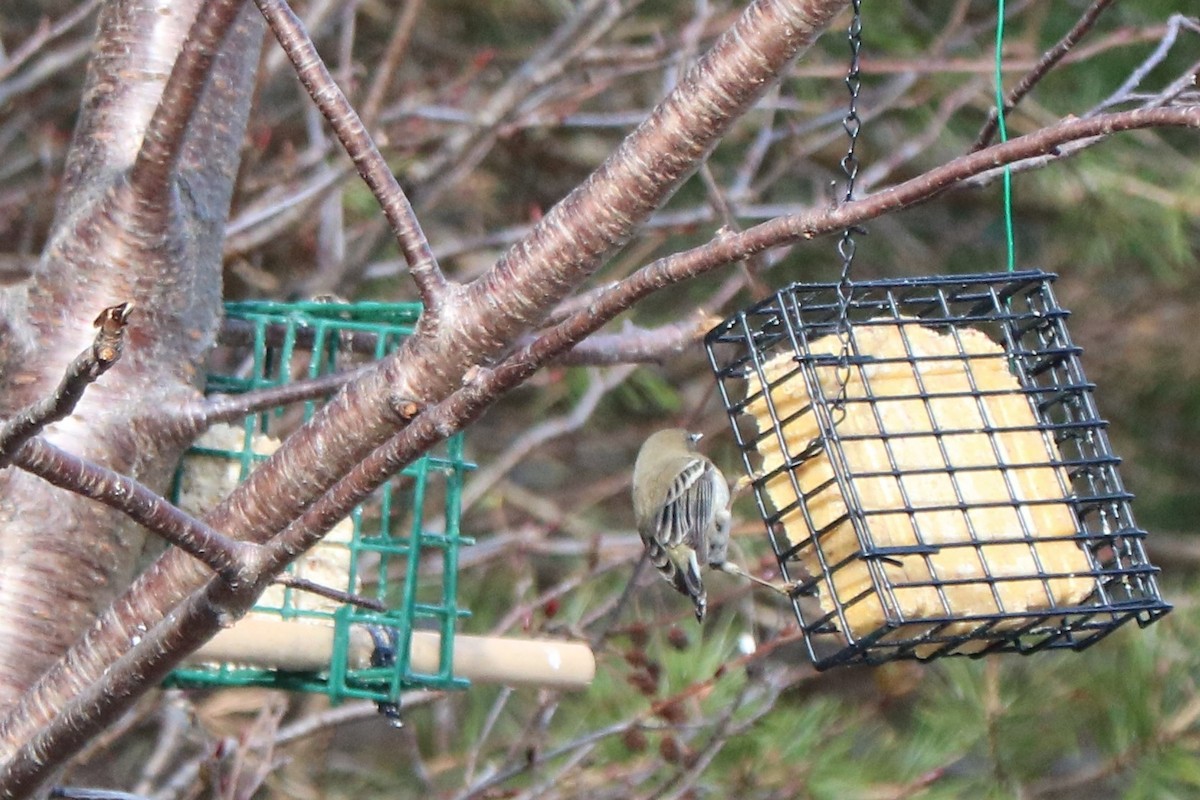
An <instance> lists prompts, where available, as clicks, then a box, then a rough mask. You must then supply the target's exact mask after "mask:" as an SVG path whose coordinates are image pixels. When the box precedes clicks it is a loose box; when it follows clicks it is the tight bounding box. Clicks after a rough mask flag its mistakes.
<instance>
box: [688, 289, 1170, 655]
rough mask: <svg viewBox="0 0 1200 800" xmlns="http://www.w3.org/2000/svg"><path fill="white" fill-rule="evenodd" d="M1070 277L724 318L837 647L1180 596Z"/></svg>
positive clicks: (717, 341)
mask: <svg viewBox="0 0 1200 800" xmlns="http://www.w3.org/2000/svg"><path fill="white" fill-rule="evenodd" d="M1054 279H1055V276H1054V275H1051V274H1048V273H1043V272H1037V271H1027V272H1014V273H1003V274H996V275H970V276H954V277H933V278H917V279H898V280H880V281H865V282H856V283H850V284H842V285H839V284H838V283H826V284H811V285H794V286H791V287H789V288H786V289H783V290H781V291H780V292H778V293H777V294H776V295H775V296H773V297H772V298H770V299H768V300H766V301H764V302H762V303H760V304H758V305H756V306H754V307H752V308H750V309H748V310H745V311H743V312H741V313H739V314H737V315H735V316H733V317H731V318H730V319H728V320H726V321H725V322H724V323H722V324H721V325H719V326H718V327H716V328H715V329H714V330H712V331H711V332H710V333H709V335H708V337H707V340H706V345H707V348H708V353H709V358H710V361H711V364H712V367H713V370H714V372H715V373H716V376H717V379H718V384H719V386H720V392H721V397H722V399H723V402H724V405H725V407H726V409H727V411H728V414H729V418H730V421H731V423H732V425H733V429H734V432H735V438H736V440H737V444H738V447H739V449H740V452H741V455H742V458H743V461H744V465H745V468H746V470H747V473H748V474H749V475H750V476H751V478H752V479H753V486H754V492H755V496H756V498H757V502H758V506H759V510H760V512H761V514H762V517H763V520H764V521H765V523H766V527H767V532H768V534H769V538H770V541H771V545H772V548H773V549H774V552H775V554H776V556H777V558H778V561H779V564H780V568H781V570H782V572H783V574H784V577H785V578H786V579H787V580H789V581H791V582H794V584H795V590H794V591H793V593H792V594H793V599H792V604H793V606H794V609H795V611H796V616H797V619H798V621H799V623H800V626H801V628H802V629H803V631H804V633H805V639H806V642H807V643H808V649H809V654H810V656H811V657H812V660H813V662H814V664H815V665H816V666H817V667H818V668H821V669H824V668H827V667H830V666H834V665H838V664H847V663H880V662H883V661H889V660H892V659H901V658H908V659H914V658H915V659H922V660H925V659H932V658H936V657H939V656H943V655H971V656H982V655H984V654H987V653H992V652H1006V651H1015V652H1021V653H1031V652H1034V651H1038V650H1042V649H1046V648H1072V649H1076V650H1079V649H1083V648H1085V647H1087V646H1089V645H1091V644H1093V643H1095V642H1096V641H1098V640H1099V639H1101V638H1102V637H1104V636H1105V635H1107V634H1108V633H1110V632H1112V631H1113V630H1114V629H1116V628H1117V627H1118V626H1120V625H1122V624H1123V623H1125V622H1128V621H1130V620H1136V621H1137V622H1138V623H1139V624H1140V625H1142V626H1145V625H1148V624H1149V623H1151V622H1153V621H1154V620H1156V619H1158V618H1159V617H1161V616H1162V615H1164V614H1165V613H1167V612H1168V611H1169V610H1170V606H1169V605H1168V604H1166V603H1165V602H1164V601H1163V599H1162V597H1161V595H1160V594H1159V590H1158V586H1157V583H1156V574H1157V570H1156V569H1155V568H1154V567H1153V566H1152V565H1151V564H1150V563H1149V561H1148V560H1147V558H1146V554H1145V550H1144V547H1143V540H1144V538H1145V535H1146V534H1145V532H1144V531H1142V530H1141V529H1139V528H1138V527H1137V525H1136V523H1135V522H1134V519H1133V515H1132V512H1131V508H1130V501H1131V499H1132V496H1131V495H1130V494H1129V493H1128V492H1127V491H1126V490H1125V488H1124V486H1123V484H1122V482H1121V478H1120V476H1119V474H1118V469H1117V468H1118V464H1119V459H1118V458H1116V457H1115V456H1114V455H1113V453H1112V450H1111V447H1110V445H1109V441H1108V437H1107V435H1106V432H1105V428H1106V423H1105V422H1104V420H1102V419H1101V418H1100V416H1099V415H1098V413H1097V411H1096V405H1095V401H1094V398H1093V388H1094V387H1093V385H1092V384H1090V383H1088V381H1087V379H1086V378H1085V376H1084V374H1083V370H1082V367H1081V365H1080V354H1081V350H1080V349H1079V348H1078V347H1076V346H1075V345H1074V344H1072V342H1071V339H1070V336H1069V335H1068V333H1067V327H1066V319H1067V316H1068V312H1067V311H1065V310H1064V309H1062V308H1061V307H1060V306H1059V305H1058V303H1057V301H1056V300H1055V297H1054V294H1053V292H1052V290H1051V284H1052V282H1053V281H1054Z"/></svg>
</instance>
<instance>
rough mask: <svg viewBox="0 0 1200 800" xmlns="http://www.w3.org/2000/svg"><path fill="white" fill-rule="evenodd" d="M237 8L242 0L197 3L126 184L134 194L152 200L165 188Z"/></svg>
mask: <svg viewBox="0 0 1200 800" xmlns="http://www.w3.org/2000/svg"><path fill="white" fill-rule="evenodd" d="M241 8H242V3H241V0H209V2H205V3H203V4H201V6H200V10H199V12H197V14H196V19H195V21H194V22H192V26H191V28H190V29H189V31H188V35H187V37H186V38H185V39H184V41H183V43H182V45H181V47H180V52H179V56H178V57H177V58H176V60H175V65H174V66H173V67H172V68H171V75H170V76H169V77H168V78H167V83H166V85H165V86H164V87H163V93H162V98H161V99H160V100H159V102H158V105H157V106H155V108H154V115H153V116H152V117H151V118H150V122H149V123H148V124H147V126H146V134H145V137H144V138H143V140H142V146H141V148H140V149H139V150H138V154H137V158H136V159H135V160H134V162H133V168H132V170H131V172H130V178H129V181H130V184H131V185H132V187H133V189H134V191H135V192H138V193H140V194H142V195H144V196H147V197H156V196H158V195H159V194H160V193H161V192H162V191H163V190H164V188H165V187H166V186H167V184H168V182H169V180H170V176H171V174H172V173H173V172H174V170H175V167H176V164H177V163H178V161H179V157H180V155H181V154H182V153H183V144H184V141H185V139H186V136H185V134H186V132H187V130H188V127H189V126H190V125H191V123H192V118H193V117H194V116H195V113H196V110H197V109H198V108H199V107H200V101H201V99H202V97H203V92H202V91H201V88H202V87H203V86H204V85H205V83H207V82H208V76H209V74H210V73H211V71H212V66H213V61H214V59H215V58H216V56H217V51H218V50H220V48H221V42H222V41H224V39H225V35H226V34H227V33H229V29H230V28H232V27H233V23H234V22H235V21H236V20H237V16H238V12H239V11H241Z"/></svg>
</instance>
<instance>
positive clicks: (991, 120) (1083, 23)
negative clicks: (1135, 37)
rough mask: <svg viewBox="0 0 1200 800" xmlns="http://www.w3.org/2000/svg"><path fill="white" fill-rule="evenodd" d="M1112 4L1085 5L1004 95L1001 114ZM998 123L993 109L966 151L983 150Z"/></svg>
mask: <svg viewBox="0 0 1200 800" xmlns="http://www.w3.org/2000/svg"><path fill="white" fill-rule="evenodd" d="M1113 2H1114V0H1094V2H1093V3H1092V4H1091V5H1090V6H1088V8H1087V10H1086V11H1084V12H1083V15H1082V16H1081V17H1080V18H1079V20H1078V21H1077V22H1076V23H1075V24H1074V25H1073V26H1072V27H1071V30H1069V31H1067V33H1066V35H1065V36H1063V37H1062V38H1061V39H1059V40H1058V42H1057V43H1056V44H1055V45H1054V47H1051V48H1050V49H1049V50H1047V51H1046V52H1045V53H1044V54H1043V55H1042V57H1041V58H1040V59H1039V60H1038V63H1037V64H1036V65H1034V67H1033V69H1031V70H1030V71H1029V72H1027V73H1026V74H1025V77H1023V78H1021V81H1020V83H1018V84H1017V85H1016V86H1015V87H1014V88H1013V90H1012V91H1011V92H1009V93H1008V97H1006V98H1004V113H1005V114H1007V113H1008V112H1009V111H1012V110H1013V109H1014V108H1015V107H1016V105H1017V103H1020V102H1021V100H1022V99H1023V98H1024V97H1025V95H1027V94H1029V93H1030V92H1031V91H1032V90H1033V87H1034V86H1037V84H1038V82H1039V81H1041V79H1042V78H1044V77H1046V75H1047V74H1049V72H1050V70H1052V69H1054V67H1056V66H1057V65H1058V64H1059V62H1061V61H1062V60H1063V59H1064V58H1066V56H1067V54H1068V53H1070V52H1071V50H1072V49H1074V47H1075V45H1077V44H1079V42H1080V41H1081V40H1082V39H1083V37H1084V36H1086V35H1087V34H1088V31H1090V30H1091V29H1092V28H1093V27H1094V26H1095V24H1096V20H1098V19H1099V18H1100V15H1101V14H1103V13H1104V10H1105V9H1106V8H1108V7H1109V6H1111V5H1112V4H1113ZM999 123H1000V113H999V112H998V111H997V110H996V109H995V108H993V109H992V110H991V112H990V113H989V114H988V118H987V121H986V122H985V123H983V128H982V129H981V130H980V131H979V136H977V137H976V139H975V144H973V145H971V149H970V150H969V151H968V152H971V153H974V152H976V151H978V150H982V149H983V148H985V147H987V146H988V144H989V143H990V142H991V141H992V137H993V136H995V135H996V128H997V127H999Z"/></svg>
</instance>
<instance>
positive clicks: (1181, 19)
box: [1088, 14, 1200, 116]
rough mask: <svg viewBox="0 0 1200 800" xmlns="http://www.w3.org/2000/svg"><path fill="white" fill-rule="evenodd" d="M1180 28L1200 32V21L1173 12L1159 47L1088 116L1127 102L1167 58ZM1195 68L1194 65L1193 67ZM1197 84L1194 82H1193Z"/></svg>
mask: <svg viewBox="0 0 1200 800" xmlns="http://www.w3.org/2000/svg"><path fill="white" fill-rule="evenodd" d="M1180 28H1187V29H1188V30H1190V31H1192V32H1193V33H1200V22H1197V21H1196V20H1195V19H1192V18H1189V17H1185V16H1184V15H1183V14H1172V15H1171V17H1170V18H1169V19H1168V20H1167V29H1166V31H1165V32H1164V33H1163V36H1162V39H1161V40H1160V41H1159V43H1158V47H1156V48H1154V52H1152V53H1151V54H1150V55H1148V56H1147V57H1146V59H1145V60H1144V61H1143V62H1142V63H1141V64H1139V65H1138V68H1137V69H1135V70H1134V71H1133V73H1132V74H1131V75H1130V76H1129V77H1128V78H1127V79H1126V80H1125V82H1124V83H1123V84H1121V85H1120V86H1119V87H1118V88H1117V90H1116V91H1115V92H1113V93H1112V94H1111V95H1109V97H1108V98H1106V99H1105V100H1104V102H1102V103H1100V105H1098V106H1096V108H1094V109H1092V110H1091V111H1090V112H1089V113H1088V116H1091V115H1092V114H1096V113H1099V112H1101V111H1103V110H1104V109H1106V108H1111V107H1113V106H1115V105H1118V104H1120V103H1124V102H1127V101H1128V100H1129V99H1130V97H1131V96H1132V95H1133V92H1134V91H1135V90H1136V89H1137V88H1138V87H1139V86H1141V85H1142V81H1144V80H1145V79H1146V76H1147V75H1149V74H1150V73H1151V72H1152V71H1153V70H1154V68H1155V67H1157V66H1158V65H1159V64H1161V63H1162V62H1163V60H1164V59H1166V57H1167V54H1168V53H1170V52H1171V48H1173V47H1174V46H1175V40H1176V39H1177V38H1178V37H1179V30H1180ZM1193 70H1194V67H1193ZM1192 79H1193V81H1194V80H1195V73H1194V72H1193V73H1192ZM1192 85H1193V86H1194V85H1195V84H1194V83H1193V84H1192Z"/></svg>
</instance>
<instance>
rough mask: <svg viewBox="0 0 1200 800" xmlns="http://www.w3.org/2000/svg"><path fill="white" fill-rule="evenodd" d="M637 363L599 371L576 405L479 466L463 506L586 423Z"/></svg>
mask: <svg viewBox="0 0 1200 800" xmlns="http://www.w3.org/2000/svg"><path fill="white" fill-rule="evenodd" d="M633 369H634V368H633V367H630V366H625V367H618V368H616V369H613V370H609V371H607V372H595V373H593V374H592V379H591V381H590V382H589V384H588V388H587V390H586V391H585V392H584V393H583V395H582V396H581V397H580V398H579V400H578V401H576V403H575V407H574V408H572V409H571V411H570V412H569V413H567V414H564V415H562V416H559V417H555V418H553V419H548V420H546V421H544V422H542V423H540V424H538V425H535V426H533V427H532V428H530V429H529V430H527V431H525V432H524V433H523V434H521V436H519V437H518V438H517V440H516V441H514V442H513V443H512V444H511V445H509V446H508V448H507V449H506V450H505V451H504V452H503V453H502V454H501V455H500V456H498V457H497V458H494V459H492V460H491V462H490V463H489V464H488V465H487V466H486V467H484V468H482V469H480V470H478V471H477V472H476V473H475V474H474V475H473V476H472V477H471V480H470V482H469V483H468V484H467V486H466V488H465V489H464V490H463V495H462V508H463V510H464V511H465V510H467V509H469V508H470V507H471V506H473V505H475V503H477V502H478V501H479V499H480V498H481V497H483V496H484V495H486V494H487V493H488V492H489V491H491V489H492V487H493V486H495V485H496V483H497V482H498V481H499V480H501V479H502V478H503V477H504V476H505V475H506V474H508V472H509V470H511V469H512V468H513V467H514V466H516V465H517V464H519V463H521V461H522V460H524V458H525V456H527V455H528V454H529V453H530V452H532V451H533V450H535V449H536V448H538V447H541V446H542V445H544V444H545V443H546V442H549V441H552V440H554V439H557V438H559V437H561V436H565V435H567V434H569V433H573V432H575V431H577V430H579V429H580V428H582V427H583V426H584V424H586V423H587V421H588V420H589V419H591V417H592V414H593V413H594V412H595V411H596V407H597V406H598V405H600V401H601V400H603V399H604V397H605V396H606V395H607V394H608V393H609V392H610V391H612V390H613V389H614V388H616V387H617V386H620V385H621V384H622V383H623V382H624V381H625V379H626V378H628V377H629V375H630V373H631V372H633Z"/></svg>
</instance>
